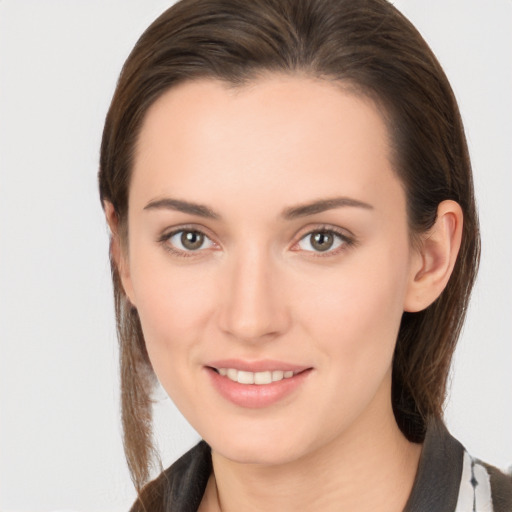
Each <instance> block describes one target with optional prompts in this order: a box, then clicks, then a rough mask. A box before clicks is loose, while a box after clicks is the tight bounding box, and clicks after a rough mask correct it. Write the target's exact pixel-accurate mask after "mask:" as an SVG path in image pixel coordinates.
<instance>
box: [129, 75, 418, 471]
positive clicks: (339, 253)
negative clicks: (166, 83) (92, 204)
mask: <svg viewBox="0 0 512 512" xmlns="http://www.w3.org/2000/svg"><path fill="white" fill-rule="evenodd" d="M128 226H129V228H128V248H127V250H126V253H125V256H124V263H123V266H122V268H123V270H122V278H123V284H124V287H125V290H126V291H127V293H128V295H129V297H130V300H131V301H132V303H133V304H134V305H135V306H136V308H137V310H138V313H139V315H140V319H141V323H142V328H143V332H144V336H145V340H146V344H147V349H148V352H149V356H150V359H151V362H152V365H153V368H154V370H155V372H156V374H157V376H158V378H159V380H160V382H161V383H162V385H163V387H164V388H165V389H166V391H167V392H168V394H169V395H170V397H171V398H172V399H173V401H174V402H175V403H176V405H177V406H178V407H179V409H180V410H181V411H182V413H183V414H184V416H185V417H186V418H187V419H188V421H189V422H190V423H191V425H192V426H193V427H194V428H195V429H196V430H197V431H198V432H199V434H200V435H201V436H202V437H203V438H204V439H205V440H206V441H207V442H208V443H209V444H210V445H211V446H212V448H213V449H214V450H215V451H216V452H217V453H220V454H222V455H224V456H226V457H228V458H230V459H232V460H238V461H243V462H260V463H279V462H284V461H290V460H293V459H295V458H299V457H301V456H303V455H306V454H308V453H311V452H312V451H314V450H317V449H320V448H322V447H327V446H329V444H330V443H332V442H335V441H340V442H343V440H344V439H349V438H350V437H351V436H354V435H361V433H366V434H368V433H369V432H371V431H372V429H378V428H380V425H382V422H383V421H387V420H389V419H390V418H392V411H391V399H390V389H391V362H392V356H393V350H394V346H395V342H396V337H397V333H398V329H399V324H400V319H401V316H402V312H403V310H404V307H405V303H406V300H407V296H408V293H409V287H410V283H411V280H412V279H413V276H412V274H413V272H412V268H413V266H414V265H413V262H414V261H415V258H416V254H415V252H414V251H413V249H412V248H411V246H410V244H409V233H408V227H407V218H406V204H405V195H404V190H403V188H402V186H401V183H400V181H399V180H398V179H397V177H396V175H395V174H394V172H393V170H392V165H391V163H390V147H389V141H388V138H387V132H386V127H385V125H384V122H383V119H382V117H381V115H380V113H379V111H378V110H377V109H376V107H375V106H374V104H373V103H372V102H371V101H369V100H367V99H364V98H361V97H357V96H355V95H354V94H351V93H349V92H346V91H344V90H343V89H341V88H340V87H339V86H335V85H333V84H332V83H328V82H321V81H314V80H311V79H306V78H301V77H283V76H269V77H267V78H261V79H258V80H257V81H254V82H252V83H251V84H249V85H246V86H243V87H241V88H236V89H235V88H229V87H228V86H226V85H225V84H223V83H221V82H218V81H214V80H203V81H197V82H189V83H185V84H182V85H180V86H177V87H175V88H173V89H172V90H170V91H169V92H167V93H166V94H164V95H163V96H162V97H161V98H160V99H159V100H158V101H157V102H156V103H155V104H154V105H153V106H152V107H151V109H150V110H149V112H148V114H147V117H146V119H145V123H144V125H143V127H142V131H141V134H140V139H139V141H138V145H137V150H136V155H135V164H134V170H133V177H132V182H131V188H130V195H129V215H128ZM226 373H227V375H225V374H226ZM290 375H293V376H291V377H290ZM254 380H256V383H251V382H253V381H254ZM235 381H236V382H235ZM238 381H240V382H238ZM247 382H248V383H247ZM363 435H364V434H363Z"/></svg>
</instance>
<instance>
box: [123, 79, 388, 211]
mask: <svg viewBox="0 0 512 512" xmlns="http://www.w3.org/2000/svg"><path fill="white" fill-rule="evenodd" d="M390 153H391V152H390V144H389V140H388V131H387V128H386V124H385V121H384V117H383V115H382V114H381V112H380V111H379V110H378V108H377V106H376V105H375V103H374V102H373V101H372V100H370V99H369V98H367V97H364V96H361V95H356V94H355V93H354V91H353V90H350V89H348V88H344V87H343V85H340V84H338V83H333V82H331V81H326V80H317V79H311V78H306V77H298V76H282V75H279V76H267V77H264V78H259V79H256V80H254V81H252V82H249V83H248V84H246V85H243V86H239V87H231V86H229V85H227V84H225V83H223V82H221V81H217V80H198V81H193V82H185V83H182V84H180V85H178V86H176V87H174V88H172V89H170V90H169V91H167V92H166V93H164V94H163V95H162V96H161V97H160V98H159V99H158V100H157V101H156V102H155V103H154V104H153V105H152V106H151V108H150V109H149V110H148V112H147V114H146V118H145V120H144V123H143V126H142V129H141V132H140V136H139V140H138V144H137V148H136V153H135V165H134V174H133V176H132V185H131V191H130V195H131V196H132V191H133V190H135V189H136V190H137V191H138V192H141V193H142V195H144V196H145V198H146V199H147V200H149V199H154V198H155V197H156V196H158V195H159V194H161V195H162V194H168V193H171V191H170V190H169V189H170V188H173V189H174V190H177V191H178V192H179V193H184V194H191V193H192V194H194V195H195V197H194V198H195V199H198V200H202V201H203V202H205V200H208V199H210V197H209V196H211V195H212V194H211V193H210V194H209V193H208V191H212V190H215V189H216V187H218V186H219V181H221V182H222V185H223V190H226V191H227V190H231V192H232V193H233V194H234V195H235V194H238V193H240V191H241V190H245V189H247V188H251V187H252V188H254V190H259V191H260V193H261V192H263V191H265V190H271V189H272V188H273V187H278V186H282V185H283V183H285V184H286V187H287V188H286V191H287V195H288V196H290V197H292V196H293V199H294V200H296V201H297V202H300V201H307V200H309V199H310V195H311V194H316V195H317V196H324V197H328V196H332V195H333V194H332V193H331V194H330V193H329V190H330V189H332V188H333V186H336V187H337V188H339V189H340V190H337V191H336V192H341V193H343V194H344V195H350V194H352V195H354V194H356V195H357V194H361V193H364V189H365V188H369V185H370V184H371V183H372V182H374V184H375V183H377V185H379V186H380V187H381V190H382V187H383V186H384V185H385V184H386V183H385V182H386V181H389V180H394V181H395V182H396V176H395V173H394V172H393V171H392V166H391V163H390V158H389V155H390ZM395 184H396V183H395ZM244 187H245V188H244ZM341 189H342V190H341ZM137 195H138V196H140V195H141V194H137ZM173 195H176V192H174V194H173ZM149 196H152V197H149ZM199 196H202V197H199ZM360 199H361V200H363V198H360ZM206 202H209V201H206Z"/></svg>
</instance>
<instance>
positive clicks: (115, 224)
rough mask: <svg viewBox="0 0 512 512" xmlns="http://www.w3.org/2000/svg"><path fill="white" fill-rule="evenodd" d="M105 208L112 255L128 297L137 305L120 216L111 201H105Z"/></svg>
mask: <svg viewBox="0 0 512 512" xmlns="http://www.w3.org/2000/svg"><path fill="white" fill-rule="evenodd" d="M103 208H104V210H105V217H106V219H107V224H108V227H109V228H110V257H111V258H112V260H113V261H114V264H115V266H116V268H117V272H118V274H119V277H120V279H121V284H122V286H123V290H124V293H125V294H126V296H127V297H128V300H129V301H130V302H131V303H132V304H133V305H134V306H135V302H134V294H133V286H132V280H131V276H130V265H129V261H128V254H127V251H128V248H127V247H126V246H125V245H123V241H122V239H121V234H120V226H119V217H118V216H117V213H116V211H115V209H114V205H113V204H112V203H111V202H110V201H104V202H103Z"/></svg>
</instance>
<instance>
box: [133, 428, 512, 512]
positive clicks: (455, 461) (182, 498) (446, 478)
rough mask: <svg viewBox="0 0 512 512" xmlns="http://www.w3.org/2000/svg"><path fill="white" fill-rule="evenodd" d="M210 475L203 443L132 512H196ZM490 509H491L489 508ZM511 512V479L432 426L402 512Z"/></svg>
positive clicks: (208, 453)
mask: <svg viewBox="0 0 512 512" xmlns="http://www.w3.org/2000/svg"><path fill="white" fill-rule="evenodd" d="M211 471H212V458H211V450H210V447H209V446H208V445H207V444H206V443H205V442H204V441H201V442H200V443H199V444H197V445H196V446H195V447H194V448H192V449H191V450H190V451H188V452H187V453H186V454H185V455H183V456H182V457H181V458H180V459H178V460H177V461H176V462H175V463H174V464H173V465H172V466H171V467H170V468H168V469H167V470H165V471H164V472H162V473H161V474H160V476H159V477H158V478H157V479H156V480H153V482H151V483H149V484H148V486H146V488H145V489H144V491H143V499H144V505H145V507H143V506H142V504H141V502H140V501H139V500H137V501H136V503H135V504H134V505H133V507H132V508H131V511H130V512H142V511H148V512H160V511H161V512H197V509H198V507H199V504H200V503H201V500H202V497H203V494H204V491H205V488H206V484H207V482H208V478H209V476H210V474H211ZM491 504H492V505H491ZM491 511H493V512H512V477H511V476H508V475H505V474H504V473H502V472H501V471H499V470H498V469H496V468H494V467H492V466H489V465H488V464H485V463H483V462H481V461H479V460H478V459H474V458H473V457H471V456H470V455H469V454H468V453H467V451H466V450H465V449H464V447H463V446H462V445H461V444H460V443H459V442H458V441H457V440H456V439H454V438H453V437H452V436H451V435H450V434H449V433H448V431H447V430H446V427H445V426H444V425H443V424H442V423H441V422H440V421H436V422H433V423H431V424H430V425H429V427H428V429H427V434H426V437H425V441H424V445H423V450H422V453H421V458H420V463H419V466H418V473H417V475H416V479H415V482H414V486H413V488H412V491H411V495H410V496H409V500H408V501H407V504H406V506H405V509H404V512H491Z"/></svg>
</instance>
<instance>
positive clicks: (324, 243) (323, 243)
mask: <svg viewBox="0 0 512 512" xmlns="http://www.w3.org/2000/svg"><path fill="white" fill-rule="evenodd" d="M333 243H334V236H333V235H332V234H331V233H325V232H321V233H314V234H313V235H312V236H311V247H313V248H314V249H316V250H317V251H321V252H323V251H327V250H329V249H330V248H331V247H332V245H333Z"/></svg>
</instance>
